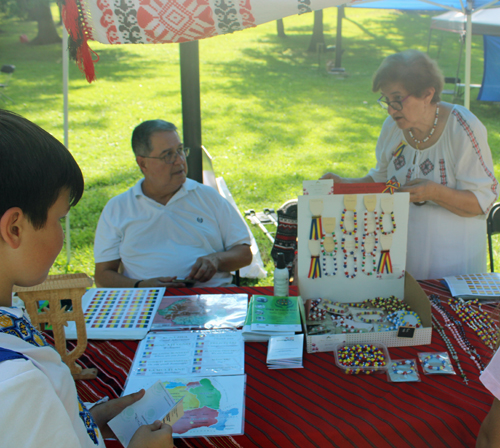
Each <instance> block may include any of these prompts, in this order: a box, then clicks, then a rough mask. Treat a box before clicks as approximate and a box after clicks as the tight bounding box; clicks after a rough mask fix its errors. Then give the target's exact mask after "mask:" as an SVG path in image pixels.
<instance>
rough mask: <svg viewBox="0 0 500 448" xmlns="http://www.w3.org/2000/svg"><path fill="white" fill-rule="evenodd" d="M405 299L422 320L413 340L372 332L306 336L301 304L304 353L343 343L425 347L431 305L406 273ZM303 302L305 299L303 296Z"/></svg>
mask: <svg viewBox="0 0 500 448" xmlns="http://www.w3.org/2000/svg"><path fill="white" fill-rule="evenodd" d="M404 281H405V286H404V300H405V302H406V303H407V304H408V305H409V306H410V308H411V309H412V311H415V312H416V313H417V314H418V315H419V316H420V320H421V321H422V327H420V328H416V329H415V333H414V335H413V338H402V337H398V336H397V334H398V332H397V331H396V330H394V331H383V332H374V333H346V334H319V335H309V334H307V325H306V313H305V308H304V303H303V302H302V301H299V303H300V304H301V307H300V312H301V318H302V325H303V326H304V332H305V335H306V347H307V353H315V352H330V351H333V350H334V348H335V346H336V345H337V344H342V343H348V344H349V343H372V342H381V343H383V344H385V345H386V346H387V347H403V346H410V345H427V344H430V343H431V340H432V319H431V304H430V302H429V299H428V297H427V295H426V294H425V292H424V291H423V289H422V288H421V287H420V285H419V284H418V282H417V281H416V280H415V279H414V278H413V277H412V276H411V275H410V274H408V273H406V274H405V279H404ZM303 299H304V300H305V298H304V297H303Z"/></svg>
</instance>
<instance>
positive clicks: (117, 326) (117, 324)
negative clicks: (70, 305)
mask: <svg viewBox="0 0 500 448" xmlns="http://www.w3.org/2000/svg"><path fill="white" fill-rule="evenodd" d="M163 294H165V288H103V289H96V288H92V289H89V290H88V291H87V292H86V293H85V294H84V295H83V297H82V308H83V313H84V316H85V329H86V330H87V338H88V339H143V338H144V337H145V336H146V334H147V333H148V331H149V330H150V328H151V324H152V323H153V316H154V315H155V313H156V310H157V309H158V306H159V304H160V300H161V298H162V297H163ZM64 332H65V334H66V339H76V338H77V331H76V323H75V322H68V326H67V327H65V329H64Z"/></svg>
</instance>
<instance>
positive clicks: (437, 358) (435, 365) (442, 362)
mask: <svg viewBox="0 0 500 448" xmlns="http://www.w3.org/2000/svg"><path fill="white" fill-rule="evenodd" d="M422 363H423V365H424V369H425V370H427V371H428V372H434V371H436V370H445V369H446V368H447V367H448V365H449V363H448V361H447V360H446V359H445V358H443V357H442V356H441V355H427V356H426V357H424V358H423V359H422ZM431 363H432V364H431Z"/></svg>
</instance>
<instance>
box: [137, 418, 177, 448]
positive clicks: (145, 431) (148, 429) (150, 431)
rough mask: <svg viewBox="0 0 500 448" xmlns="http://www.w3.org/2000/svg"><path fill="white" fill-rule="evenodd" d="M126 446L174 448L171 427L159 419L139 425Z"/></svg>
mask: <svg viewBox="0 0 500 448" xmlns="http://www.w3.org/2000/svg"><path fill="white" fill-rule="evenodd" d="M128 448H174V439H173V438H172V428H171V427H170V426H169V425H167V424H166V423H162V422H160V421H159V420H157V421H155V422H154V423H152V424H151V425H144V426H141V427H140V428H139V429H138V430H137V431H136V432H135V434H134V436H133V437H132V438H131V439H130V442H129V444H128Z"/></svg>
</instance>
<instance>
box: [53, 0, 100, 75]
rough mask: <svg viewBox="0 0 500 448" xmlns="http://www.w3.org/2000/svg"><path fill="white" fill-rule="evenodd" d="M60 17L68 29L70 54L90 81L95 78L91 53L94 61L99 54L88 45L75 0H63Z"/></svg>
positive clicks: (97, 58)
mask: <svg viewBox="0 0 500 448" xmlns="http://www.w3.org/2000/svg"><path fill="white" fill-rule="evenodd" d="M62 17H63V22H64V26H65V27H66V29H67V30H68V33H69V36H70V39H71V41H72V42H71V43H70V45H69V47H70V55H71V57H72V58H73V59H75V60H76V64H77V65H78V68H79V69H80V71H81V72H82V73H85V77H86V78H87V81H88V82H89V83H91V82H92V81H95V79H96V77H95V68H94V59H93V58H92V54H94V55H95V56H96V59H95V62H97V61H98V60H99V56H97V53H95V52H94V51H93V50H92V49H91V48H90V47H89V45H88V37H87V35H86V34H85V32H84V30H83V27H82V25H81V23H80V15H79V11H78V5H77V0H66V1H65V4H64V5H63V8H62Z"/></svg>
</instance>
